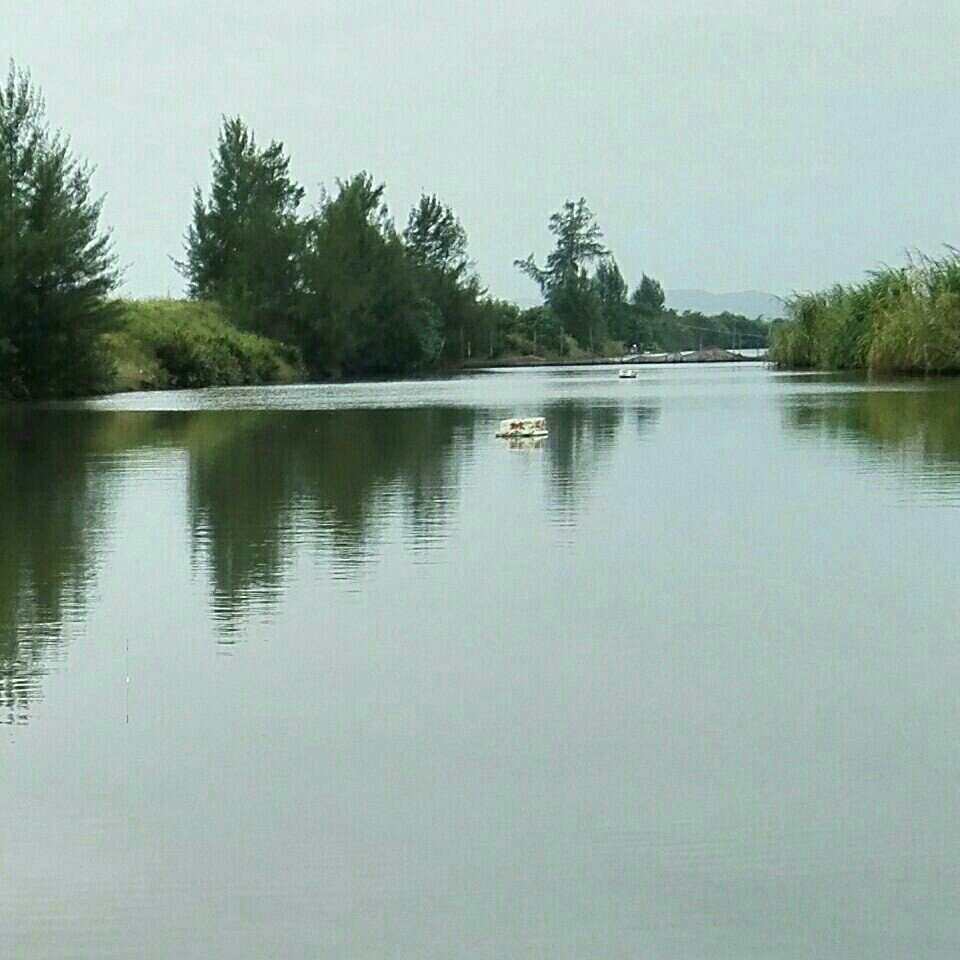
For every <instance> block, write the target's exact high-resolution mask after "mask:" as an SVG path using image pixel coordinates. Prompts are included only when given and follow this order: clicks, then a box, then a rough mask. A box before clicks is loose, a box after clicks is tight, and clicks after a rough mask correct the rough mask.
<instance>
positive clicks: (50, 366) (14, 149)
mask: <svg viewBox="0 0 960 960" xmlns="http://www.w3.org/2000/svg"><path fill="white" fill-rule="evenodd" d="M90 175H91V171H90V169H89V168H88V167H87V166H85V165H83V164H82V163H79V162H78V161H77V160H76V159H75V158H74V157H73V155H72V153H71V151H70V145H69V143H68V141H67V140H66V139H64V138H63V137H62V136H61V135H60V134H59V133H56V132H51V130H50V129H49V128H48V126H47V123H46V120H45V116H44V103H43V100H42V98H41V97H40V94H39V93H38V92H37V91H36V89H35V88H34V86H33V84H32V82H31V80H30V76H29V75H28V74H27V73H25V72H24V71H21V70H18V69H17V68H16V67H15V66H13V65H12V64H11V66H10V70H9V73H8V75H7V80H6V83H5V84H4V85H3V86H2V87H0V396H8V397H11V396H12V397H49V396H71V395H76V394H80V393H84V392H89V391H91V390H95V389H101V388H103V387H104V386H105V385H106V384H107V383H108V381H109V375H110V374H109V369H108V367H107V365H106V364H105V363H104V361H103V356H102V353H101V351H100V350H99V348H98V335H99V333H100V331H101V330H102V329H103V328H104V326H105V325H106V324H108V323H109V322H110V319H111V315H112V314H113V311H114V308H113V306H112V305H111V304H110V303H109V302H108V301H107V299H106V296H107V294H109V293H110V291H111V290H113V288H114V287H115V286H116V283H117V279H118V278H117V271H116V267H115V261H114V257H113V254H112V252H111V248H110V239H109V237H108V236H107V235H106V234H104V233H102V232H100V230H99V220H100V201H99V200H97V199H94V198H93V197H91V195H90Z"/></svg>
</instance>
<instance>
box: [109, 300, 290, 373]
mask: <svg viewBox="0 0 960 960" xmlns="http://www.w3.org/2000/svg"><path fill="white" fill-rule="evenodd" d="M118 306H119V311H118V317H117V319H116V321H115V324H114V329H113V330H111V331H110V332H109V333H106V334H105V335H104V337H103V346H104V348H105V352H106V354H107V356H108V357H109V358H110V360H111V361H112V366H113V368H114V370H115V379H114V381H113V383H112V384H111V386H112V387H113V389H142V388H157V387H211V386H238V385H242V384H254V383H278V382H286V381H291V380H297V379H302V377H303V369H302V364H301V362H300V357H299V354H298V352H297V350H296V349H295V348H292V347H287V346H285V345H284V344H282V343H279V342H278V341H276V340H270V339H267V338H266V337H261V336H259V335H257V334H254V333H248V332H245V331H241V330H238V329H237V327H236V326H234V325H233V324H231V323H229V322H228V321H227V320H226V318H225V316H224V312H223V310H222V309H221V308H220V307H219V306H218V305H216V304H213V303H204V302H191V301H185V300H136V301H123V302H121V303H120V304H119V305H118Z"/></svg>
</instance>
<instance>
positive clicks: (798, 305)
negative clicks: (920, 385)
mask: <svg viewBox="0 0 960 960" xmlns="http://www.w3.org/2000/svg"><path fill="white" fill-rule="evenodd" d="M788 313H789V319H788V320H787V321H786V322H784V323H782V324H777V325H775V327H774V330H773V335H772V341H771V348H770V356H771V359H772V360H774V361H775V362H776V363H778V364H779V365H780V366H783V367H793V368H804V367H807V368H815V369H821V370H870V371H872V372H876V373H956V372H960V253H958V252H957V251H954V250H949V251H948V253H947V254H946V255H945V256H943V257H941V258H939V259H935V258H931V257H926V256H922V255H919V256H917V257H914V258H911V259H910V260H909V261H908V262H907V264H906V266H903V267H897V268H894V267H887V268H885V269H883V270H877V271H875V272H873V273H871V274H869V275H868V277H867V279H866V280H865V281H864V282H863V283H860V284H853V285H850V286H842V285H839V284H838V285H837V286H835V287H832V288H831V289H829V290H826V291H823V292H820V293H809V294H802V295H798V296H796V297H794V298H793V299H792V300H791V301H789V303H788Z"/></svg>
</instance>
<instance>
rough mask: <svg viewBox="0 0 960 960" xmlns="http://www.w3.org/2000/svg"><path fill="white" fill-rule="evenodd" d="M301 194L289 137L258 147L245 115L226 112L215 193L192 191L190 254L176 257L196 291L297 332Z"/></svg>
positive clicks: (249, 324)
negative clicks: (294, 175)
mask: <svg viewBox="0 0 960 960" xmlns="http://www.w3.org/2000/svg"><path fill="white" fill-rule="evenodd" d="M303 196H304V191H303V188H302V187H301V186H300V185H299V184H298V183H296V182H295V181H294V180H293V178H292V177H291V176H290V158H289V157H288V156H287V155H286V154H285V153H284V150H283V144H281V143H278V142H276V141H272V142H271V143H270V145H269V146H267V147H266V148H264V149H260V148H259V147H258V146H257V141H256V137H255V136H254V134H253V132H252V131H250V130H248V129H247V126H246V124H245V123H244V122H243V120H241V119H240V118H239V117H232V118H226V119H224V121H223V127H222V129H221V131H220V135H219V138H218V140H217V151H216V154H215V155H214V157H213V179H212V185H211V188H210V197H209V199H204V197H203V194H202V192H201V190H200V188H199V187H197V188H196V190H195V191H194V197H193V223H192V224H191V226H190V227H189V229H188V230H187V235H186V259H185V260H184V261H182V262H178V264H177V266H178V267H179V269H180V271H181V273H182V274H183V275H184V276H185V277H186V278H187V280H188V282H189V289H190V295H191V296H192V297H195V298H197V299H201V300H216V301H218V302H219V303H220V304H221V305H222V306H223V307H224V308H225V309H226V310H227V311H228V313H229V314H230V315H231V316H232V318H233V319H234V320H235V321H236V322H237V323H238V324H240V325H241V326H243V327H246V328H247V329H250V330H255V331H256V332H258V333H262V334H265V335H267V336H273V337H278V338H280V339H294V338H295V336H296V303H297V288H298V285H299V276H298V265H299V264H298V261H299V255H300V251H301V247H302V240H303V230H302V225H301V221H300V219H299V217H298V215H297V211H298V208H299V206H300V203H301V202H302V200H303Z"/></svg>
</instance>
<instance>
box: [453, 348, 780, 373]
mask: <svg viewBox="0 0 960 960" xmlns="http://www.w3.org/2000/svg"><path fill="white" fill-rule="evenodd" d="M765 359H766V357H764V356H754V357H748V356H745V355H744V354H742V353H738V352H736V351H732V350H721V349H719V348H716V349H710V350H687V351H681V352H678V353H639V354H629V355H627V356H624V357H578V358H576V359H568V358H565V357H560V358H558V359H548V358H545V357H537V356H523V357H498V358H496V359H494V360H467V361H465V362H464V363H463V365H462V369H464V370H486V369H491V368H494V369H496V368H503V367H594V366H609V365H610V364H620V365H622V366H631V365H634V364H653V363H756V362H757V361H758V360H765Z"/></svg>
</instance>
